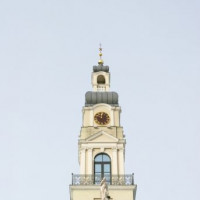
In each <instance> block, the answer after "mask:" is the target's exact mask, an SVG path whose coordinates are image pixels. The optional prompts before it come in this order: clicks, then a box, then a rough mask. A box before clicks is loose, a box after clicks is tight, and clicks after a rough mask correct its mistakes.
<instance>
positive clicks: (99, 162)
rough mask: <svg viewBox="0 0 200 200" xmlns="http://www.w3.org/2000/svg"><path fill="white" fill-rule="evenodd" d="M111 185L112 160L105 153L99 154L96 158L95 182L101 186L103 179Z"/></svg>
mask: <svg viewBox="0 0 200 200" xmlns="http://www.w3.org/2000/svg"><path fill="white" fill-rule="evenodd" d="M104 177H105V178H106V182H107V183H111V159H110V157H109V156H108V155H107V154H105V153H100V154H97V155H96V156H95V158H94V182H95V184H100V182H101V181H102V179H103V178H104Z"/></svg>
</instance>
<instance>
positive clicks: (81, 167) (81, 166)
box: [80, 148, 85, 174]
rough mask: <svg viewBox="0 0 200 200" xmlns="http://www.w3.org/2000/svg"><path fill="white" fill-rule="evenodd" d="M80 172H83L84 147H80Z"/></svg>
mask: <svg viewBox="0 0 200 200" xmlns="http://www.w3.org/2000/svg"><path fill="white" fill-rule="evenodd" d="M80 161H81V162H80V174H85V148H81V159H80Z"/></svg>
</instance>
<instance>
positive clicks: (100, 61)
mask: <svg viewBox="0 0 200 200" xmlns="http://www.w3.org/2000/svg"><path fill="white" fill-rule="evenodd" d="M102 55H103V54H102V47H101V43H100V44H99V61H98V64H99V65H103V60H102Z"/></svg>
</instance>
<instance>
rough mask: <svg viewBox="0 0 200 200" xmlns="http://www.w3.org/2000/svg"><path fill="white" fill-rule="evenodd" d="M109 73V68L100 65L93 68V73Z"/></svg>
mask: <svg viewBox="0 0 200 200" xmlns="http://www.w3.org/2000/svg"><path fill="white" fill-rule="evenodd" d="M100 71H103V72H109V66H104V65H103V64H102V65H98V66H93V72H100Z"/></svg>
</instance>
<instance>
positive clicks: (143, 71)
mask: <svg viewBox="0 0 200 200" xmlns="http://www.w3.org/2000/svg"><path fill="white" fill-rule="evenodd" d="M199 10H200V1H199V0H190V1H186V0H151V1H150V0H146V1H145V0H140V1H139V0H137V1H136V0H135V1H134V0H129V1H128V0H124V1H119V0H101V1H100V0H71V1H69V0H34V1H33V0H32V1H30V0H29V1H27V0H17V1H14V0H1V1H0V199H1V200H13V199H15V200H27V199H28V200H36V199H37V200H47V199H48V200H68V199H69V187H68V185H69V184H70V183H71V173H72V172H74V173H78V172H79V166H78V151H77V149H78V148H77V147H78V146H77V141H78V135H79V131H80V127H81V120H82V115H81V109H82V106H83V105H84V95H85V92H86V91H88V90H91V85H90V82H91V80H90V78H91V72H92V66H93V65H95V64H97V60H98V45H99V42H101V43H102V44H103V54H104V55H103V59H104V61H105V64H107V65H109V66H110V72H111V90H113V91H117V92H118V93H119V102H120V105H121V107H122V111H123V113H122V121H121V124H122V126H123V127H124V130H125V134H126V139H127V146H126V173H132V172H134V173H135V183H136V184H137V185H138V190H137V198H136V199H137V200H169V199H170V200H188V199H191V200H199V199H200V193H199V186H200V185H199V182H200V134H199V133H200V125H199V124H200V78H199V77H200V59H199V57H200V56H199V54H200V23H199V22H200V14H199Z"/></svg>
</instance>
